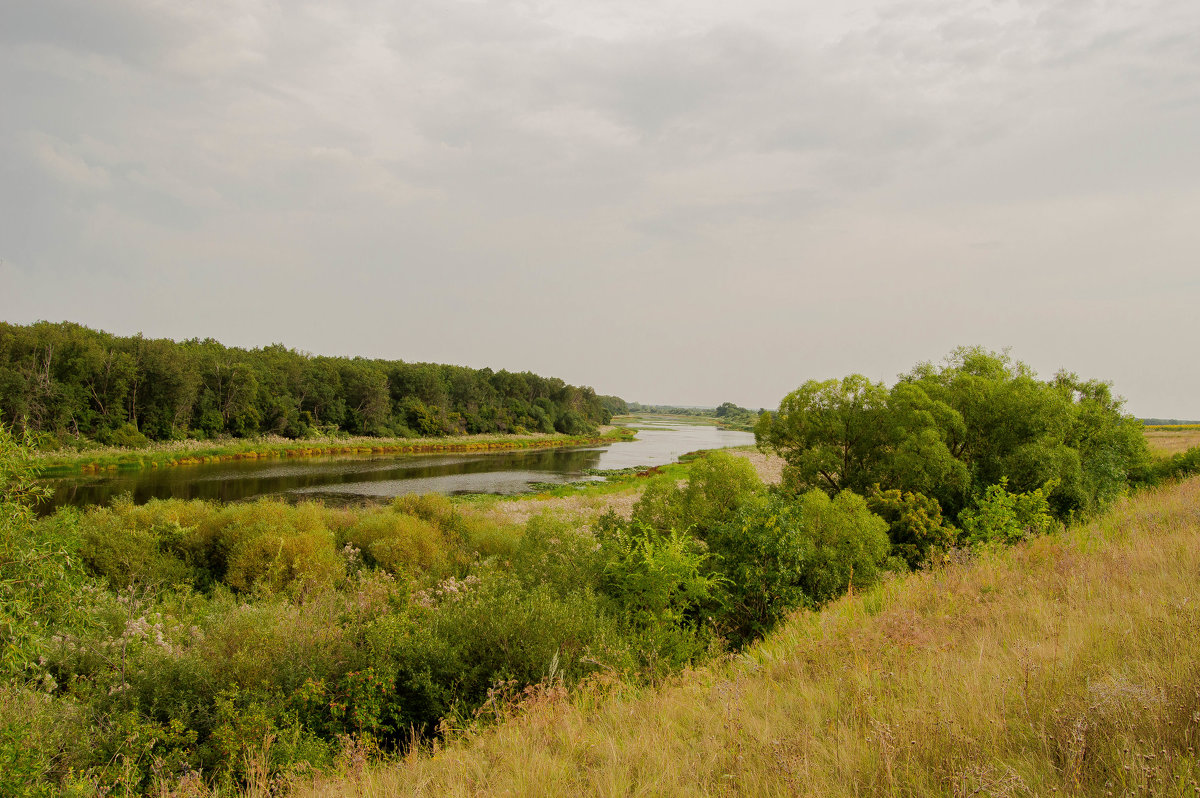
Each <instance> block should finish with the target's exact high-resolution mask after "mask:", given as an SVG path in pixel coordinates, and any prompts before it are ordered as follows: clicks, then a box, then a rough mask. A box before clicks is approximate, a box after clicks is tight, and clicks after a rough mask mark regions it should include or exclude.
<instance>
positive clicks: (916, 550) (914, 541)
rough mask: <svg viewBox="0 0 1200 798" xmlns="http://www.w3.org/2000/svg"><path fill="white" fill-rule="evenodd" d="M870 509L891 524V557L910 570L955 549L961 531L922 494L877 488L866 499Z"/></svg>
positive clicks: (932, 500)
mask: <svg viewBox="0 0 1200 798" xmlns="http://www.w3.org/2000/svg"><path fill="white" fill-rule="evenodd" d="M867 506H868V507H869V508H870V509H871V512H873V513H875V514H876V515H878V516H880V517H881V518H883V520H885V521H887V522H888V526H889V531H888V537H889V538H891V541H892V556H894V557H898V558H900V559H902V560H904V562H905V563H907V565H908V567H909V568H917V567H918V566H920V565H921V564H922V563H924V562H927V561H928V560H929V559H930V557H932V556H934V555H935V554H937V553H938V552H944V551H946V550H948V549H951V548H953V547H954V544H955V543H956V542H957V540H958V534H959V533H958V530H957V529H955V528H954V527H953V526H950V525H949V524H947V523H946V522H945V521H944V520H943V519H942V508H941V507H940V506H939V505H938V502H937V499H934V498H931V497H929V496H926V495H924V494H922V493H913V492H904V493H902V492H901V491H899V490H880V489H879V486H878V485H875V486H874V487H873V488H872V489H871V492H870V493H869V494H868V495H867Z"/></svg>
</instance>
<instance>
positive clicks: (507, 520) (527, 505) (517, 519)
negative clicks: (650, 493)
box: [478, 485, 642, 526]
mask: <svg viewBox="0 0 1200 798" xmlns="http://www.w3.org/2000/svg"><path fill="white" fill-rule="evenodd" d="M641 493H642V488H641V486H639V485H635V486H631V487H630V489H629V490H627V491H623V492H621V493H599V494H594V495H587V494H580V495H578V496H548V495H534V496H528V497H523V498H520V499H507V500H505V501H498V502H493V503H491V504H489V505H488V506H487V507H486V509H481V510H479V511H478V516H479V517H480V518H481V519H483V520H484V521H486V522H489V523H498V524H502V525H507V524H520V525H524V524H525V523H526V522H527V521H529V519H530V518H532V517H533V516H535V515H548V516H550V517H552V518H556V519H562V520H567V521H571V522H573V523H575V524H577V525H580V526H588V525H590V524H591V523H592V521H594V520H596V519H597V518H599V517H600V516H601V515H603V514H604V513H605V512H606V511H608V510H613V511H615V512H616V513H617V514H618V515H620V516H621V517H622V518H628V517H629V516H630V515H632V514H633V505H634V504H635V503H636V502H637V500H638V497H639V496H641Z"/></svg>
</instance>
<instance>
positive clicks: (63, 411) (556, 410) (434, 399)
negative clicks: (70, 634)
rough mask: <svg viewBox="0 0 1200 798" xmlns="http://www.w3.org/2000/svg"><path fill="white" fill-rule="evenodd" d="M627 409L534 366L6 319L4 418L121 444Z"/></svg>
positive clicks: (433, 427) (540, 426)
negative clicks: (241, 344) (407, 358)
mask: <svg viewBox="0 0 1200 798" xmlns="http://www.w3.org/2000/svg"><path fill="white" fill-rule="evenodd" d="M623 405H624V403H623V402H622V401H621V400H620V399H618V398H617V397H600V396H597V395H596V392H595V391H593V390H592V389H591V388H588V387H576V386H574V385H568V384H566V383H565V382H563V381H562V380H560V379H558V378H555V377H540V376H538V375H536V374H531V373H529V372H521V373H512V372H508V371H492V370H491V369H486V368H485V369H472V368H466V367H463V366H448V365H440V364H436V363H406V362H403V361H398V360H377V359H366V358H358V357H356V358H348V357H322V356H317V355H309V354H306V353H303V352H297V351H296V350H294V349H288V348H286V347H285V346H283V345H282V344H272V345H271V346H266V347H262V348H257V349H240V348H237V347H227V346H223V345H222V344H220V343H218V342H217V341H214V340H212V339H205V340H199V339H192V340H190V341H182V342H175V341H170V340H163V339H150V338H144V337H143V336H141V335H137V336H132V337H121V336H116V335H110V334H109V333H105V332H101V331H97V330H92V329H89V328H87V327H83V326H80V325H78V324H71V323H67V322H64V323H61V324H51V323H48V322H38V323H37V324H32V325H28V326H20V325H13V324H7V323H3V322H0V417H3V418H5V419H7V420H8V422H9V423H11V424H13V425H14V426H15V427H16V428H17V429H18V430H25V429H27V430H29V431H31V432H33V433H38V434H50V435H58V436H60V437H65V436H68V435H77V436H86V437H90V438H95V439H97V440H100V441H102V442H104V443H112V444H117V445H137V444H138V443H139V442H140V443H144V442H145V441H146V439H151V440H165V439H172V438H182V437H188V436H190V437H212V436H216V435H234V436H246V435H252V434H257V433H274V434H278V435H283V436H286V437H290V438H299V437H304V436H307V435H309V434H311V433H314V432H346V433H351V434H356V435H398V436H405V437H407V436H414V435H423V436H441V435H454V434H463V433H490V432H501V433H504V432H563V433H568V434H580V433H584V432H588V431H591V430H593V429H594V428H595V426H596V425H597V424H603V423H607V422H608V420H609V419H610V418H611V416H612V410H611V409H610V408H620V407H623Z"/></svg>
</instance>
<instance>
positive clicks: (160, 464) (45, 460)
mask: <svg viewBox="0 0 1200 798" xmlns="http://www.w3.org/2000/svg"><path fill="white" fill-rule="evenodd" d="M636 434H637V433H636V431H635V430H633V429H630V428H628V427H625V426H612V427H602V428H601V429H600V430H598V431H597V432H596V433H595V434H592V435H561V434H545V433H537V434H531V435H463V436H455V437H447V438H370V437H326V438H306V439H303V440H291V439H288V438H280V437H276V436H270V437H260V438H252V439H242V438H237V439H229V440H223V441H215V442H214V441H192V440H188V441H171V442H167V443H158V444H153V445H151V446H148V447H146V448H143V449H129V448H122V447H105V448H98V449H89V450H86V451H80V452H70V453H66V454H64V453H63V452H44V453H41V454H39V455H38V456H37V460H38V466H39V470H40V473H41V475H42V476H44V477H57V476H70V475H72V474H93V473H97V472H101V471H124V470H138V469H144V468H172V467H175V466H188V465H199V464H201V463H219V462H226V461H231V460H258V459H266V458H292V457H320V456H328V455H338V454H434V453H440V452H491V451H511V450H515V449H543V448H561V447H568V446H595V445H600V444H607V443H616V442H618V441H629V440H633V439H634V437H635V436H636Z"/></svg>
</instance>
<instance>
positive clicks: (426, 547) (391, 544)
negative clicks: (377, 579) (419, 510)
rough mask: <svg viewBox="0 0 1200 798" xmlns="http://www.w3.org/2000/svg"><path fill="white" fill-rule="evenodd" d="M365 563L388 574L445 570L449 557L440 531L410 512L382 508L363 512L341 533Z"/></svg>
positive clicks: (442, 572) (438, 572)
mask: <svg viewBox="0 0 1200 798" xmlns="http://www.w3.org/2000/svg"><path fill="white" fill-rule="evenodd" d="M342 538H343V540H344V541H345V542H346V543H348V544H350V545H352V546H355V547H357V548H359V549H361V550H362V551H363V553H364V555H366V558H367V561H368V564H370V565H376V566H378V567H380V568H383V569H385V570H387V571H389V572H390V573H393V574H397V573H408V574H416V573H431V574H434V575H435V576H437V575H441V574H444V573H446V571H447V568H448V564H449V562H450V558H449V556H448V553H447V545H446V540H445V538H444V536H443V534H442V531H441V530H440V529H439V528H438V527H437V526H435V525H434V524H432V523H430V522H429V521H426V520H424V519H422V518H418V517H416V516H414V515H405V514H403V513H400V512H393V511H391V510H384V511H381V512H371V513H365V514H363V515H362V516H360V517H359V518H358V520H357V521H356V522H355V523H354V524H353V525H352V526H350V527H349V528H348V529H346V530H345V532H343V533H342Z"/></svg>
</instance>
